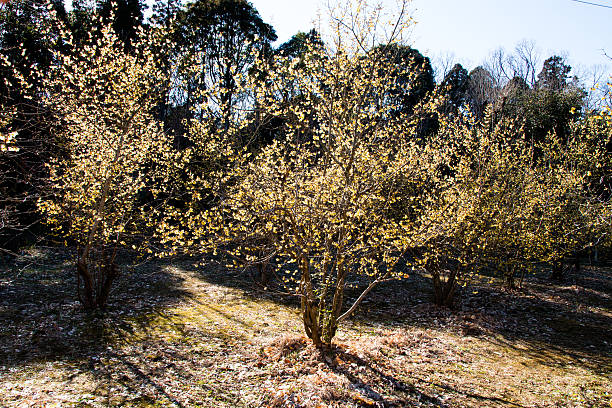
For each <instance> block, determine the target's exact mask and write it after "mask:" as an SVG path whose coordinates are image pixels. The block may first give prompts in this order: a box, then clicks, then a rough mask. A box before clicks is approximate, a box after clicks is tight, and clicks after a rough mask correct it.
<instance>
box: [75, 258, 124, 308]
mask: <svg viewBox="0 0 612 408" xmlns="http://www.w3.org/2000/svg"><path fill="white" fill-rule="evenodd" d="M91 255H92V252H91V251H90V250H87V249H85V250H79V256H78V260H77V263H76V269H77V293H78V296H79V300H80V301H81V304H82V305H83V307H84V308H85V309H87V310H94V309H103V308H104V307H105V306H106V303H107V301H108V297H109V295H110V291H111V288H112V285H113V282H114V281H115V279H116V278H117V277H118V276H119V268H118V267H117V264H116V261H115V256H116V251H113V252H112V254H111V255H110V256H109V255H107V254H106V253H105V251H100V253H96V260H95V261H93V260H92V259H91Z"/></svg>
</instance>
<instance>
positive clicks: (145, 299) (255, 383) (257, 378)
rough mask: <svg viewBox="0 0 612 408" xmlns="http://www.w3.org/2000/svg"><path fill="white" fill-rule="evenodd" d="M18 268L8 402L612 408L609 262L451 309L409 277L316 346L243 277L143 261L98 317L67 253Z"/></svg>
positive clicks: (3, 357)
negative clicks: (85, 305)
mask: <svg viewBox="0 0 612 408" xmlns="http://www.w3.org/2000/svg"><path fill="white" fill-rule="evenodd" d="M33 262H36V263H33ZM9 266H10V268H5V269H4V270H3V272H1V273H0V406H6V407H30V406H31V407H52V406H61V407H71V406H74V407H102V406H124V407H166V406H168V407H170V406H174V407H304V408H307V407H312V408H315V407H410V406H416V407H418V406H426V407H429V406H445V407H610V406H611V405H610V389H609V384H610V383H612V381H611V380H612V378H611V374H610V373H611V370H610V368H611V367H612V366H611V363H612V357H611V355H610V341H611V336H610V334H611V329H610V328H611V325H610V323H611V322H612V318H611V317H612V310H611V306H610V294H611V293H612V290H611V289H612V288H611V276H610V270H609V269H602V268H598V269H595V268H593V269H586V270H585V271H584V272H583V274H582V275H580V276H579V277H571V278H570V280H569V282H568V283H567V284H566V285H561V286H555V287H551V286H550V284H548V283H547V282H546V281H544V280H538V279H537V277H534V278H532V279H530V280H529V281H528V282H527V283H528V285H527V290H526V291H524V292H520V293H506V292H503V291H500V290H494V289H491V288H490V287H488V286H485V285H478V284H476V285H475V286H473V287H471V288H469V290H467V291H464V296H463V297H462V301H461V302H460V303H459V304H458V305H457V308H456V310H453V311H450V310H445V309H439V308H436V307H433V306H431V305H430V304H429V303H428V296H429V295H428V293H427V290H428V289H427V286H426V282H425V281H424V280H423V279H422V278H421V277H418V276H415V277H411V278H410V279H409V280H407V281H405V282H400V283H395V284H391V285H388V286H386V287H381V288H380V289H379V290H378V291H377V292H376V293H375V294H374V296H372V297H371V298H370V299H369V300H368V302H367V303H366V304H365V305H364V307H363V308H362V312H359V313H358V314H357V316H356V317H355V319H353V320H352V321H351V322H350V323H349V324H348V325H346V326H344V327H342V328H341V330H340V332H339V333H338V336H337V341H336V344H335V347H334V349H332V350H327V351H325V352H322V351H319V350H317V349H315V348H314V347H312V346H311V345H310V343H309V342H308V341H307V339H305V338H304V337H303V334H302V327H301V324H300V318H299V313H298V310H297V309H296V307H295V305H294V304H293V303H292V300H291V299H290V298H286V297H283V296H281V295H279V294H278V293H275V292H273V291H270V290H268V291H263V290H258V289H257V288H256V285H254V283H253V280H252V278H251V277H250V276H249V275H247V274H244V273H243V274H237V273H231V272H227V271H222V270H215V269H211V268H199V267H195V266H193V265H192V264H191V263H190V262H188V261H183V262H177V263H174V264H168V265H165V264H164V265H162V264H158V263H151V264H146V265H142V266H139V267H137V268H133V269H128V270H127V273H126V274H125V275H124V277H123V280H122V282H121V284H120V286H119V287H118V291H117V292H116V293H115V294H114V297H113V303H112V304H111V305H110V307H109V310H108V311H107V312H106V313H105V314H103V315H99V316H90V315H86V314H84V313H83V312H82V311H81V310H80V308H79V305H78V303H76V302H75V301H74V300H73V299H72V297H73V285H74V281H73V274H72V270H71V267H70V263H69V260H68V259H67V258H66V257H63V256H61V255H58V254H57V253H56V252H50V251H47V252H43V253H39V254H33V255H30V256H27V257H25V258H24V259H22V260H19V261H18V262H16V263H14V264H11V265H9ZM472 292H478V293H472ZM364 310H369V311H370V312H369V313H367V314H366V313H365V312H363V311H364ZM372 311H373V312H372Z"/></svg>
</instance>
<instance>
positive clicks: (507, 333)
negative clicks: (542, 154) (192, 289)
mask: <svg viewBox="0 0 612 408" xmlns="http://www.w3.org/2000/svg"><path fill="white" fill-rule="evenodd" d="M549 273H550V272H549V271H548V270H540V271H538V272H537V273H536V274H535V275H531V276H527V277H526V278H525V281H524V285H523V289H522V290H512V291H510V290H507V289H505V288H504V287H503V286H501V284H496V285H491V284H488V283H485V282H484V281H485V280H486V278H487V277H482V279H481V280H480V281H479V280H475V281H474V282H472V283H471V284H469V285H468V286H467V287H465V288H462V290H461V291H460V293H459V295H458V296H457V301H456V304H455V306H454V307H453V309H447V308H440V307H436V306H434V305H433V304H432V303H431V300H432V288H431V283H430V281H429V279H428V278H427V277H426V276H424V275H422V274H419V273H412V274H411V276H410V277H409V278H408V279H405V280H404V281H393V282H387V283H384V284H381V285H379V286H378V287H377V288H375V289H374V290H373V291H372V292H371V293H370V294H369V295H368V297H367V298H366V299H365V300H364V302H363V303H362V305H361V306H360V307H359V308H358V309H357V311H356V313H355V314H354V316H353V318H352V321H353V322H358V323H359V324H363V325H375V324H390V325H394V326H398V325H400V326H413V327H422V328H441V329H450V330H454V331H456V332H457V333H458V334H460V335H472V336H474V335H475V336H481V335H486V336H487V337H489V338H491V339H495V340H492V341H495V342H499V343H500V344H501V342H502V341H503V343H505V344H506V345H507V346H510V345H512V344H513V343H515V342H520V343H521V345H522V350H524V351H525V352H529V350H532V357H533V358H534V359H537V360H538V361H539V362H541V363H543V364H550V365H552V366H554V365H556V364H558V359H557V358H556V357H555V356H557V355H565V356H567V357H568V358H570V359H571V360H572V362H573V363H575V364H578V365H581V366H585V367H590V368H595V367H600V368H601V367H602V362H601V361H600V360H602V359H608V358H610V357H612V355H611V348H610V339H611V338H612V317H611V310H610V306H611V302H610V299H611V295H612V273H611V271H610V268H605V267H583V268H582V269H581V271H580V272H579V273H578V274H570V275H568V276H566V279H565V281H564V282H554V281H551V280H550V279H549V277H548V276H549ZM279 274H280V273H279ZM198 276H199V277H200V278H201V279H203V280H204V281H206V282H209V283H213V284H216V285H223V286H227V287H231V288H235V289H239V290H241V291H243V293H244V294H245V295H246V296H250V297H253V298H260V299H261V298H264V299H268V300H272V301H274V302H277V303H282V304H285V305H290V306H294V307H299V298H298V297H297V296H295V295H292V294H290V293H288V292H287V290H286V289H285V288H284V287H283V286H281V285H278V283H277V282H278V279H275V280H272V281H270V282H268V283H267V284H266V285H265V286H264V285H263V284H261V283H259V282H258V274H257V270H256V269H254V268H253V269H245V270H227V269H224V268H216V269H215V268H203V269H201V270H198ZM351 283H353V284H356V286H357V287H356V288H353V289H347V290H346V294H345V295H346V300H345V304H350V302H351V301H352V300H353V299H355V298H356V297H357V296H358V295H359V293H360V290H362V289H363V287H364V285H365V283H364V282H361V281H360V280H359V279H355V281H354V282H351ZM604 365H605V364H604Z"/></svg>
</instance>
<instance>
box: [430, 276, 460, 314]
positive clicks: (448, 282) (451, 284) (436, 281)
mask: <svg viewBox="0 0 612 408" xmlns="http://www.w3.org/2000/svg"><path fill="white" fill-rule="evenodd" d="M431 275H432V281H433V288H434V303H435V304H436V305H438V306H447V307H450V306H452V304H453V299H454V296H455V292H456V290H457V280H458V279H459V269H453V270H451V271H449V273H448V276H447V277H446V279H444V277H443V276H442V275H443V274H442V271H440V270H439V269H434V270H432V271H431Z"/></svg>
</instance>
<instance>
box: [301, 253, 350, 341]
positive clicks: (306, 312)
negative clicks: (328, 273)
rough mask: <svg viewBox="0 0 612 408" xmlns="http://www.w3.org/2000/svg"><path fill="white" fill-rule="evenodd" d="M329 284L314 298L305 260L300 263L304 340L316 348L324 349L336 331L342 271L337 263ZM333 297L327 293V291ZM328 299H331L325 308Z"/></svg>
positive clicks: (307, 263) (340, 306)
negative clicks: (306, 338)
mask: <svg viewBox="0 0 612 408" xmlns="http://www.w3.org/2000/svg"><path fill="white" fill-rule="evenodd" d="M335 269H336V274H335V276H334V277H335V279H333V282H327V284H326V285H324V287H323V288H322V292H321V293H320V294H319V295H318V296H317V295H316V294H315V290H314V288H313V282H312V276H311V271H310V265H309V262H308V260H307V259H306V258H305V257H303V258H302V259H301V260H300V270H301V272H302V279H301V282H300V295H301V311H302V318H303V321H304V330H305V332H306V336H308V338H309V339H311V340H312V342H313V344H314V345H315V346H316V347H318V348H328V347H330V346H331V343H332V340H333V338H334V336H335V335H336V331H337V330H338V323H339V320H340V312H341V311H342V303H343V298H344V284H345V278H346V276H345V275H346V271H345V270H344V268H343V267H342V264H341V263H339V264H338V265H336V268H335ZM330 289H331V290H332V291H333V294H331V293H329V290H330ZM328 299H331V305H329V302H328Z"/></svg>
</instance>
